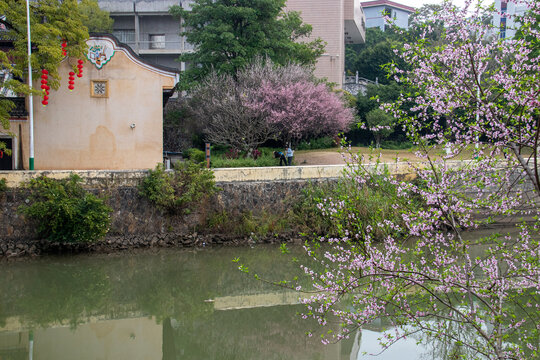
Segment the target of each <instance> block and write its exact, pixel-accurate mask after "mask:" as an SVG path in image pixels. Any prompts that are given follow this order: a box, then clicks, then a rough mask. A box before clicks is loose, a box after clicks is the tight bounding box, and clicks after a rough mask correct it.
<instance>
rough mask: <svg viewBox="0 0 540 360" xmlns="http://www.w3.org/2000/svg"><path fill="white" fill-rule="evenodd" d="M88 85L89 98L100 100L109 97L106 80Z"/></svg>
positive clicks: (93, 81) (95, 81) (94, 81)
mask: <svg viewBox="0 0 540 360" xmlns="http://www.w3.org/2000/svg"><path fill="white" fill-rule="evenodd" d="M90 83H91V86H90V96H92V97H100V98H107V97H109V82H108V81H107V80H92V81H91V82H90Z"/></svg>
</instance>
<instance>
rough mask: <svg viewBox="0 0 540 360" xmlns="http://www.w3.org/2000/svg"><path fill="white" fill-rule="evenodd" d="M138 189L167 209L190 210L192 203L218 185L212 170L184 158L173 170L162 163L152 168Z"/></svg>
mask: <svg viewBox="0 0 540 360" xmlns="http://www.w3.org/2000/svg"><path fill="white" fill-rule="evenodd" d="M139 190H140V194H141V195H142V196H144V197H146V198H147V199H148V200H150V201H151V202H152V203H154V204H155V205H156V206H157V207H159V208H160V209H162V210H164V211H167V212H170V213H180V214H189V213H190V212H191V211H192V209H191V207H193V206H196V205H198V204H199V203H200V202H201V201H202V200H203V199H205V198H208V197H210V196H211V195H213V194H214V193H216V191H218V190H219V189H218V188H217V187H216V186H215V182H214V173H213V172H212V171H210V170H207V169H205V168H203V167H202V166H201V165H200V164H195V163H193V162H191V161H185V162H177V163H175V164H174V169H173V170H171V171H166V170H165V169H164V167H163V165H162V164H159V165H158V166H156V169H155V170H150V171H149V174H148V176H147V177H146V178H145V179H144V180H143V182H142V184H141V186H140V188H139Z"/></svg>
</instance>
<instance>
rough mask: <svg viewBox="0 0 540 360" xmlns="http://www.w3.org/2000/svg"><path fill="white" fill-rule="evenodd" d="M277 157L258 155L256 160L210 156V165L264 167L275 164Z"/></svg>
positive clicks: (219, 166) (215, 166) (217, 166)
mask: <svg viewBox="0 0 540 360" xmlns="http://www.w3.org/2000/svg"><path fill="white" fill-rule="evenodd" d="M277 164H279V159H277V162H276V159H274V156H268V155H266V156H260V157H259V158H257V160H255V159H253V158H238V159H227V158H224V157H212V161H211V165H212V167H213V168H233V167H264V166H276V165H277Z"/></svg>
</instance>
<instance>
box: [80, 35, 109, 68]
mask: <svg viewBox="0 0 540 360" xmlns="http://www.w3.org/2000/svg"><path fill="white" fill-rule="evenodd" d="M86 43H87V44H88V54H86V57H87V58H88V60H90V62H91V63H92V64H94V65H96V67H97V68H98V69H101V68H102V67H103V65H105V64H106V63H108V62H109V61H110V60H111V58H112V57H113V56H114V49H113V47H112V44H111V43H110V42H109V41H105V40H88V41H87V42H86Z"/></svg>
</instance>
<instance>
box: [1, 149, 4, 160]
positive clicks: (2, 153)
mask: <svg viewBox="0 0 540 360" xmlns="http://www.w3.org/2000/svg"><path fill="white" fill-rule="evenodd" d="M3 157H4V152H3V151H2V150H0V159H2V158H3Z"/></svg>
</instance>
